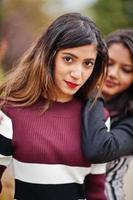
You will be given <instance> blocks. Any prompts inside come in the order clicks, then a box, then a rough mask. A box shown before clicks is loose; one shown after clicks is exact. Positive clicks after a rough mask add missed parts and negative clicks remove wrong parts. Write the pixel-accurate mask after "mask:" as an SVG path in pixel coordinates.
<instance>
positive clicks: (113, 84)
mask: <svg viewBox="0 0 133 200" xmlns="http://www.w3.org/2000/svg"><path fill="white" fill-rule="evenodd" d="M105 85H106V86H107V87H114V86H117V85H118V83H115V82H113V81H110V80H106V81H105Z"/></svg>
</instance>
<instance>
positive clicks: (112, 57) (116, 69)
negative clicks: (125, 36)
mask: <svg viewBox="0 0 133 200" xmlns="http://www.w3.org/2000/svg"><path fill="white" fill-rule="evenodd" d="M131 84H133V62H132V59H131V54H130V51H129V50H128V48H126V47H125V46H124V45H123V44H121V43H115V44H112V45H111V46H110V47H109V66H108V75H107V79H106V81H105V83H104V86H103V91H102V92H103V96H104V97H105V99H106V100H111V99H112V98H113V97H115V96H117V95H118V94H120V93H121V92H124V91H125V90H126V89H128V88H129V87H130V86H131Z"/></svg>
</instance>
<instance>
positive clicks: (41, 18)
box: [0, 0, 133, 200]
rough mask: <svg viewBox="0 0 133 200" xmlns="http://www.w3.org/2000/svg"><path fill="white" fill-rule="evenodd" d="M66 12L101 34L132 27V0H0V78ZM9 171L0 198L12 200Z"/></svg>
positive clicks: (0, 78) (4, 179) (12, 183)
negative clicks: (88, 22)
mask: <svg viewBox="0 0 133 200" xmlns="http://www.w3.org/2000/svg"><path fill="white" fill-rule="evenodd" d="M68 3H69V6H68ZM83 3H84V4H83ZM77 6H78V7H77ZM69 11H74V12H77V11H78V12H79V11H80V12H82V13H83V14H85V15H88V16H90V17H91V18H92V19H93V20H94V21H95V22H96V24H97V26H98V27H99V28H100V30H101V32H102V34H103V36H105V35H106V34H108V33H109V32H111V31H114V30H116V29H119V28H125V27H133V0H84V1H83V0H72V1H68V0H0V81H2V79H3V78H2V77H3V74H4V73H5V72H7V71H9V70H10V69H11V67H12V66H13V64H14V63H15V62H16V61H17V60H18V59H19V58H20V57H21V55H22V54H23V53H24V51H25V50H26V49H27V48H28V47H29V46H30V45H31V43H32V42H34V39H35V38H36V36H37V35H38V34H40V33H41V32H42V31H45V29H46V27H47V26H48V24H49V23H50V22H51V21H52V20H53V19H55V17H57V16H59V15H60V14H63V13H65V12H69ZM11 171H12V170H10V168H8V171H6V173H5V175H4V177H3V185H4V187H3V192H2V194H1V195H0V200H12V199H13V185H14V182H13V179H12V173H11Z"/></svg>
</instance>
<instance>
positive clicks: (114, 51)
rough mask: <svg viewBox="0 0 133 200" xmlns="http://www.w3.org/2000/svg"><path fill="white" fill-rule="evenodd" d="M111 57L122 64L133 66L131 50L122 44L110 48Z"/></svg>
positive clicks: (115, 44)
mask: <svg viewBox="0 0 133 200" xmlns="http://www.w3.org/2000/svg"><path fill="white" fill-rule="evenodd" d="M109 57H110V58H112V59H115V60H116V61H120V62H122V63H127V64H131V65H132V64H133V60H132V55H131V52H130V50H129V49H128V48H127V47H126V46H125V45H123V44H122V43H114V44H111V45H110V47H109Z"/></svg>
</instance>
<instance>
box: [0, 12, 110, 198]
mask: <svg viewBox="0 0 133 200" xmlns="http://www.w3.org/2000/svg"><path fill="white" fill-rule="evenodd" d="M107 61H108V55H107V48H106V45H105V43H104V42H103V40H102V38H101V36H100V33H99V30H98V29H97V28H96V26H95V24H94V22H92V21H91V19H90V18H88V17H85V16H82V15H81V14H80V13H68V14H65V15H62V16H60V17H59V18H57V19H56V20H55V21H54V22H53V23H52V24H51V25H50V26H49V27H48V29H47V30H46V32H45V33H43V34H42V36H41V37H40V38H39V39H38V40H37V42H36V43H35V44H34V45H33V46H32V47H31V48H30V49H29V51H28V52H27V53H26V54H25V55H24V57H23V58H22V60H21V61H20V63H19V64H18V66H17V68H15V69H14V70H13V72H12V73H11V74H10V75H9V76H8V77H7V79H6V80H5V83H3V84H2V86H1V88H0V92H1V99H2V102H1V111H0V114H1V124H0V176H2V174H3V172H4V170H5V168H6V166H7V165H8V164H9V163H10V161H12V162H13V169H14V176H15V195H14V198H15V199H17V200H29V199H31V200H34V199H35V200H43V199H46V200H55V199H57V200H81V199H84V200H85V199H87V200H105V199H106V198H105V195H104V173H105V164H99V165H91V163H90V162H89V161H88V160H86V159H85V157H84V155H83V153H82V150H81V139H80V138H81V116H82V107H83V104H84V101H85V100H86V99H87V97H88V95H89V92H91V91H92V90H93V89H94V88H95V86H96V83H97V81H98V80H99V78H100V77H102V78H103V77H104V75H105V66H106V64H107ZM102 78H101V81H102Z"/></svg>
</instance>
